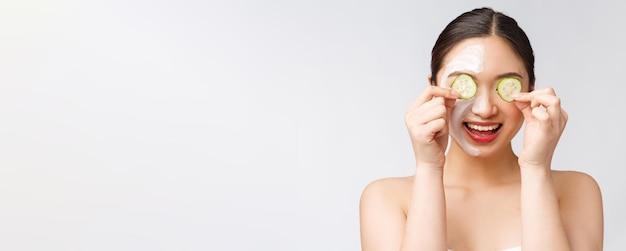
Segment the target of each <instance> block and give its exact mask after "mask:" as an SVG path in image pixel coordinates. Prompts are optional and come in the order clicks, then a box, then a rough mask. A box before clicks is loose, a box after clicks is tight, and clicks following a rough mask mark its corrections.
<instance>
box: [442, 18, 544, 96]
mask: <svg viewBox="0 0 626 251" xmlns="http://www.w3.org/2000/svg"><path fill="white" fill-rule="evenodd" d="M492 35H495V36H499V37H501V38H503V39H504V40H505V41H507V42H508V43H509V45H511V47H512V48H513V50H514V51H515V52H516V53H517V54H518V55H519V56H520V58H521V59H522V61H523V63H524V67H525V68H526V71H527V72H528V78H529V85H530V90H532V89H533V88H534V84H535V69H534V68H535V56H534V53H533V48H532V47H531V46H530V41H529V40H528V36H526V33H525V32H524V30H522V28H520V27H519V25H518V24H517V22H516V21H515V19H513V18H511V17H509V16H507V15H505V14H503V13H501V12H497V11H494V10H493V9H491V8H487V7H484V8H478V9H474V10H472V11H468V12H465V13H463V14H461V15H460V16H458V17H457V18H455V19H454V20H452V22H450V23H449V24H448V25H447V26H446V28H445V29H443V31H442V32H441V34H439V38H437V42H435V46H434V47H433V50H432V54H431V57H432V58H431V61H430V70H431V84H432V85H436V84H437V72H438V71H439V70H440V69H441V66H442V64H443V58H444V57H445V56H446V54H448V52H450V50H451V49H452V47H454V46H455V45H456V44H458V43H459V42H461V41H463V40H465V39H468V38H475V37H488V36H492Z"/></svg>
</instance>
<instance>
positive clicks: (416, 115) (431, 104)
mask: <svg viewBox="0 0 626 251" xmlns="http://www.w3.org/2000/svg"><path fill="white" fill-rule="evenodd" d="M443 102H444V101H443V98H441V97H438V98H435V99H432V100H430V101H428V102H426V103H424V104H423V105H422V106H420V107H418V108H417V109H415V110H413V111H410V112H409V115H410V116H411V117H412V118H411V119H410V120H412V122H413V123H415V124H419V125H422V124H425V123H427V122H429V121H432V120H435V119H438V118H445V117H446V114H447V109H446V107H445V106H444V105H443Z"/></svg>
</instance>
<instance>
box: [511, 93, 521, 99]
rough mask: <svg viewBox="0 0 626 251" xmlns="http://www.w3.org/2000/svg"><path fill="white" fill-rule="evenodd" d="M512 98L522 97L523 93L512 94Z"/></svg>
mask: <svg viewBox="0 0 626 251" xmlns="http://www.w3.org/2000/svg"><path fill="white" fill-rule="evenodd" d="M511 97H512V98H514V99H517V98H521V97H522V94H520V93H514V94H513V95H511Z"/></svg>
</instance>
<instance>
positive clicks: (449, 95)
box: [409, 85, 459, 109]
mask: <svg viewBox="0 0 626 251" xmlns="http://www.w3.org/2000/svg"><path fill="white" fill-rule="evenodd" d="M433 97H443V98H446V99H455V100H456V99H457V98H458V97H459V93H458V92H456V91H453V90H452V89H449V88H442V87H439V86H433V85H428V86H426V88H424V90H423V91H422V92H421V93H420V95H419V96H418V97H417V98H416V99H415V101H414V102H413V104H411V106H410V107H409V109H414V108H415V107H417V106H420V105H421V104H423V103H425V102H426V101H428V100H431V99H432V98H433Z"/></svg>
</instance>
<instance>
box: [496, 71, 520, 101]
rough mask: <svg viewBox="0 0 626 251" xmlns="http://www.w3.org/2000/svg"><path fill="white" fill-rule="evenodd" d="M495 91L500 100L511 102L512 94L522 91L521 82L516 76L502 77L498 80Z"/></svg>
mask: <svg viewBox="0 0 626 251" xmlns="http://www.w3.org/2000/svg"><path fill="white" fill-rule="evenodd" d="M496 91H497V92H498V95H499V96H500V98H501V99H502V100H504V101H506V102H511V101H513V94H516V93H519V92H521V91H522V82H521V81H519V79H517V78H511V77H506V78H503V79H501V80H500V81H499V82H498V87H497V88H496Z"/></svg>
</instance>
